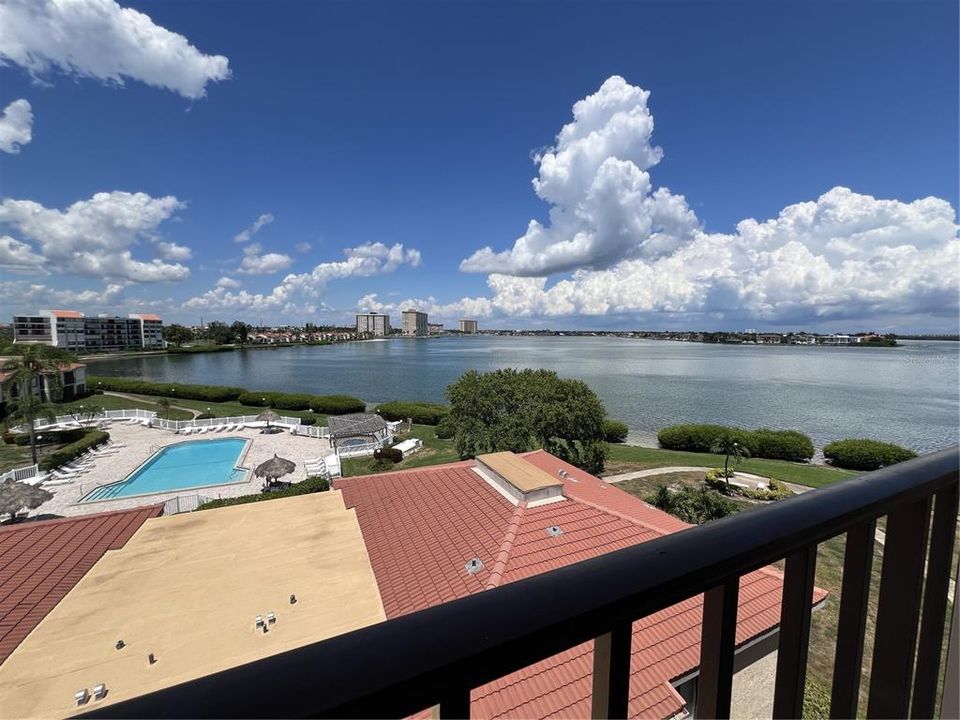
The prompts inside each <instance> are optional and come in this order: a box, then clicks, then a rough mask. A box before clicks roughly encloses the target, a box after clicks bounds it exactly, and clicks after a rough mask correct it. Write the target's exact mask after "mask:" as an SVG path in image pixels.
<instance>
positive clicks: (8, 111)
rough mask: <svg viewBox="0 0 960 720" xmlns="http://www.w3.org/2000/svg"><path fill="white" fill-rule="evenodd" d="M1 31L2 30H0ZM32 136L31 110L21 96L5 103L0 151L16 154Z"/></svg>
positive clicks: (0, 119) (0, 126)
mask: <svg viewBox="0 0 960 720" xmlns="http://www.w3.org/2000/svg"><path fill="white" fill-rule="evenodd" d="M0 32H2V30H0ZM32 138H33V110H32V109H31V107H30V102H29V101H27V100H24V99H23V98H21V99H20V100H14V101H13V102H12V103H10V104H9V105H7V107H6V108H5V109H4V111H3V115H0V152H5V153H10V154H12V155H16V154H17V153H18V152H20V147H21V146H22V145H26V144H27V143H29V142H30V140H31V139H32Z"/></svg>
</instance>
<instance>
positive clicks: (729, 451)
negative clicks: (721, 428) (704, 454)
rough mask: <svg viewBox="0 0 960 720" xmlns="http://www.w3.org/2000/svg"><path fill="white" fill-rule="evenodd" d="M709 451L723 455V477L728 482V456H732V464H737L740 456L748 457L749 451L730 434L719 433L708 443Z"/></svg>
mask: <svg viewBox="0 0 960 720" xmlns="http://www.w3.org/2000/svg"><path fill="white" fill-rule="evenodd" d="M710 452H712V453H713V454H714V455H723V456H724V457H723V479H724V480H726V481H727V485H729V484H730V469H729V468H730V457H731V456H733V458H734V465H739V464H740V460H741V458H748V457H750V451H749V450H748V449H747V447H746V446H745V445H743V444H742V443H740V442H738V441H737V440H735V439H734V438H733V436H732V435H721V436H720V437H718V438H717V439H716V440H714V441H713V443H711V445H710Z"/></svg>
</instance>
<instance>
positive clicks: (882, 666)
mask: <svg viewBox="0 0 960 720" xmlns="http://www.w3.org/2000/svg"><path fill="white" fill-rule="evenodd" d="M929 526H930V498H929V497H927V498H924V499H923V500H920V501H918V502H914V503H911V504H910V505H907V506H905V507H900V508H897V509H895V510H894V511H893V512H891V513H890V514H889V515H888V516H887V536H886V540H885V542H884V544H883V570H882V575H881V576H880V597H879V600H878V602H877V628H876V633H875V636H874V637H875V640H874V643H873V664H872V666H871V671H870V697H869V699H868V701H867V717H868V718H903V717H906V716H907V710H908V708H909V707H910V686H911V681H912V680H913V659H914V656H915V655H916V650H917V625H918V622H917V620H918V618H919V617H920V595H921V593H922V591H923V565H924V563H923V559H924V556H925V555H926V547H927V530H928V528H929Z"/></svg>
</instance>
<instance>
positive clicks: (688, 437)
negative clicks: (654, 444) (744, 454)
mask: <svg viewBox="0 0 960 720" xmlns="http://www.w3.org/2000/svg"><path fill="white" fill-rule="evenodd" d="M728 435H729V436H731V437H733V439H735V440H736V441H737V442H739V443H741V444H742V445H745V446H746V447H747V449H748V450H751V454H752V450H753V448H751V447H750V443H749V442H748V441H747V439H748V437H749V435H750V432H749V431H748V430H741V429H740V428H734V427H727V426H726V425H671V426H670V427H665V428H663V429H662V430H661V431H660V432H658V433H657V440H658V441H659V442H660V447H662V448H665V449H667V450H686V451H688V452H702V453H708V452H710V447H711V446H712V445H713V443H714V442H715V441H716V440H717V438H720V437H724V436H728Z"/></svg>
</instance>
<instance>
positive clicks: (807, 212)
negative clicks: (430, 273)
mask: <svg viewBox="0 0 960 720" xmlns="http://www.w3.org/2000/svg"><path fill="white" fill-rule="evenodd" d="M957 229H958V228H957V225H956V216H955V212H954V210H953V208H952V207H951V206H950V204H949V203H948V202H946V201H944V200H939V199H936V198H923V199H920V200H915V201H913V202H910V203H905V202H900V201H897V200H877V199H875V198H873V197H871V196H869V195H860V194H857V193H854V192H852V191H851V190H849V189H847V188H843V187H836V188H833V189H832V190H830V191H829V192H827V193H824V194H823V195H821V196H820V197H819V198H818V199H817V200H816V201H811V202H803V203H798V204H795V205H790V206H788V207H786V208H784V209H783V210H782V211H781V212H780V213H779V215H778V216H777V217H776V218H772V219H769V220H765V221H762V222H761V221H757V220H754V219H748V220H744V221H742V222H740V223H739V224H738V226H737V232H736V233H733V234H722V233H712V234H711V233H705V232H701V231H697V232H696V233H695V235H694V238H693V240H691V241H690V242H689V243H687V244H686V245H683V246H682V247H680V248H679V249H677V250H676V251H675V252H673V253H672V254H670V255H666V256H663V257H660V258H657V259H655V260H645V259H640V258H637V259H631V260H624V261H622V262H620V263H618V264H616V265H615V266H613V267H611V268H608V269H605V270H578V271H576V272H574V273H573V274H572V275H570V276H569V277H567V278H564V279H561V280H558V281H556V282H554V283H552V284H550V283H549V281H548V279H547V278H542V277H541V278H535V277H534V278H531V277H516V276H510V275H502V274H492V275H490V276H489V278H488V279H487V285H488V287H489V288H490V291H491V296H490V297H489V298H483V297H479V298H464V299H462V300H460V301H458V302H456V303H452V304H450V305H449V306H447V309H448V310H449V311H450V312H447V313H446V316H449V315H450V314H453V315H456V314H460V313H461V312H467V310H466V308H471V310H472V313H473V314H476V315H478V316H480V317H485V316H490V315H497V316H504V317H517V316H519V317H534V316H548V317H551V316H552V317H558V316H572V315H588V316H596V315H608V314H613V315H617V314H622V315H642V314H646V313H659V314H662V313H683V314H690V313H693V314H697V315H699V316H701V317H703V316H707V315H709V316H711V317H714V318H730V319H759V320H765V321H768V322H770V323H774V324H785V323H787V324H789V323H794V324H804V323H810V322H819V321H823V320H829V319H865V320H866V319H869V318H872V317H877V316H881V315H884V314H889V315H897V316H901V315H911V314H923V315H939V316H943V317H955V316H956V313H957V312H958V290H960V240H958V238H957ZM437 314H444V313H441V312H440V309H439V307H438V308H437Z"/></svg>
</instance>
